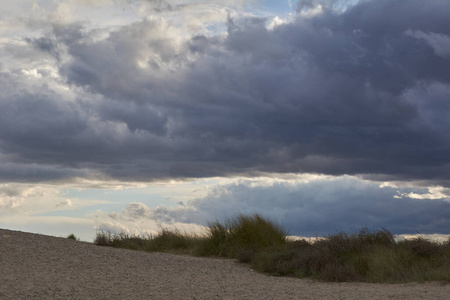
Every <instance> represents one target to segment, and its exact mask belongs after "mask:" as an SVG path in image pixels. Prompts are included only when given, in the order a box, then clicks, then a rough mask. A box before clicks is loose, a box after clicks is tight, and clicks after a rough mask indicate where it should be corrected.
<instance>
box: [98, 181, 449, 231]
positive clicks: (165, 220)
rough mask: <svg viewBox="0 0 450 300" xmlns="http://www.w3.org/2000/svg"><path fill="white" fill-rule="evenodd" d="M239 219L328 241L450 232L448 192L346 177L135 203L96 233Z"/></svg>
mask: <svg viewBox="0 0 450 300" xmlns="http://www.w3.org/2000/svg"><path fill="white" fill-rule="evenodd" d="M239 213H244V214H253V213H260V214H263V215H265V216H267V217H269V218H271V219H273V220H275V221H277V222H280V224H281V225H283V227H284V228H286V229H287V230H288V231H289V233H290V234H292V235H298V236H310V237H314V236H324V235H328V234H332V233H335V232H336V231H337V230H345V231H347V232H349V231H353V230H359V229H361V228H362V227H365V226H367V227H368V228H369V229H371V230H379V229H381V228H387V229H388V230H390V231H391V232H392V233H394V234H417V233H421V234H432V233H441V234H450V232H449V230H448V228H450V227H449V226H450V220H449V218H448V216H449V215H450V190H449V189H442V188H441V189H437V190H433V189H432V190H430V191H428V190H427V189H417V188H416V189H414V188H411V187H408V188H406V187H403V188H399V187H394V186H380V185H377V184H375V183H373V182H370V181H364V180H360V179H356V178H354V177H348V176H342V177H335V178H326V177H323V176H322V177H317V178H310V179H308V178H307V177H305V178H298V177H297V178H293V179H291V180H279V179H273V178H257V179H237V180H235V181H234V182H231V183H226V184H219V185H216V186H215V187H214V188H212V189H211V190H210V191H209V193H208V195H207V196H205V197H201V198H197V199H193V200H190V201H187V202H185V203H184V204H183V205H180V206H178V207H157V208H153V209H151V208H149V207H148V206H146V205H145V204H143V203H131V204H129V205H127V206H126V207H125V209H124V210H123V211H122V212H114V213H101V214H98V215H97V218H96V224H97V225H96V228H97V229H99V230H104V231H110V232H116V233H120V232H126V233H131V234H143V233H151V232H152V233H155V232H160V231H161V229H163V228H168V227H171V226H175V227H177V228H179V229H182V230H183V229H186V230H198V229H199V228H200V227H199V225H200V226H201V225H203V226H206V225H207V224H208V222H209V221H211V220H214V219H218V220H223V219H224V218H227V217H234V216H236V215H237V214H239Z"/></svg>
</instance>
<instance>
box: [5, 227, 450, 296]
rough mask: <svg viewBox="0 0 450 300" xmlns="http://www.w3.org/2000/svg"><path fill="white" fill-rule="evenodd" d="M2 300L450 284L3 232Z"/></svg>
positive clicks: (397, 292) (435, 288)
mask: <svg viewBox="0 0 450 300" xmlns="http://www.w3.org/2000/svg"><path fill="white" fill-rule="evenodd" d="M0 270H1V272H0V299H448V295H450V285H449V284H447V285H444V284H442V283H437V282H433V283H422V284H419V283H412V284H400V285H384V284H383V285H381V284H364V283H323V282H315V281H311V280H303V279H296V278H282V277H271V276H266V275H264V274H259V273H256V272H254V271H252V270H251V269H250V268H249V267H248V266H247V265H243V264H239V263H237V262H236V261H233V260H223V259H210V258H197V257H189V256H177V255H170V254H162V253H145V252H137V251H129V250H123V249H114V248H107V247H99V246H96V245H94V244H90V243H84V242H76V241H74V240H69V239H65V238H57V237H50V236H44V235H37V234H30V233H24V232H18V231H11V230H2V229H0Z"/></svg>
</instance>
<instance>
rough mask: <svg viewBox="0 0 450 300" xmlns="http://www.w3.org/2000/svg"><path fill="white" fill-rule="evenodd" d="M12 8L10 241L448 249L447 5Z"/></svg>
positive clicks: (4, 198)
mask: <svg viewBox="0 0 450 300" xmlns="http://www.w3.org/2000/svg"><path fill="white" fill-rule="evenodd" d="M3 2H5V3H3ZM3 2H2V3H3V4H2V8H0V58H1V59H0V226H2V227H6V228H12V229H24V230H31V229H30V228H34V230H35V231H40V232H43V233H51V234H57V231H55V226H58V227H57V228H58V229H59V230H60V231H61V233H60V234H66V233H67V231H69V230H71V231H73V232H74V233H75V234H76V233H77V231H79V232H83V233H80V234H85V235H86V236H87V235H88V233H87V232H93V231H94V230H97V229H102V230H115V231H128V232H133V233H141V232H151V231H152V230H158V229H160V228H162V226H168V225H170V224H178V225H180V226H192V228H194V229H195V228H197V226H199V225H205V224H206V223H207V221H208V220H210V219H213V218H220V217H221V216H223V215H224V212H226V214H229V215H233V214H235V213H241V212H244V213H249V212H259V213H261V214H264V215H268V216H269V217H271V218H274V219H276V220H279V221H280V222H283V224H284V225H285V226H286V227H287V228H288V229H289V231H290V232H291V233H292V234H296V235H315V234H328V233H332V232H334V231H335V230H338V229H349V228H360V227H361V226H365V225H367V226H369V227H371V228H375V229H377V228H380V227H385V228H387V229H389V230H392V231H393V232H394V233H396V234H414V233H417V232H420V233H427V234H450V134H449V133H448V131H449V129H450V72H449V70H450V18H449V17H448V16H450V3H449V2H448V1H445V0H428V1H423V0H363V1H339V0H335V1H326V0H323V1H315V0H302V1H294V0H291V1H269V0H266V1H263V0H261V1H258V0H253V1H250V0H249V1H246V0H232V1H226V2H225V3H224V1H219V0H210V1H195V0H173V1H172V0H167V1H164V0H147V1H144V0H141V1H139V0H135V1H129V0H123V1H121V0H102V1H94V0H92V1H90V0H61V1H51V0H24V1H14V0H5V1H3ZM186 224H189V225H186ZM77 226H78V227H77ZM51 228H53V229H51ZM62 228H64V230H63V229H62ZM68 233H71V232H68Z"/></svg>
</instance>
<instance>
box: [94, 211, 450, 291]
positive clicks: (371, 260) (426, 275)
mask: <svg viewBox="0 0 450 300" xmlns="http://www.w3.org/2000/svg"><path fill="white" fill-rule="evenodd" d="M94 243H95V244H97V245H99V246H110V247H119V248H127V249H133V250H144V251H158V252H170V253H177V254H190V255H199V256H217V257H225V258H234V259H237V260H238V261H240V262H242V263H249V264H251V265H252V267H253V268H254V269H255V270H257V271H260V272H264V273H268V274H271V275H276V276H294V277H301V278H302V277H309V278H313V279H317V280H324V281H334V282H342V281H361V282H377V283H401V282H412V281H418V282H421V281H433V280H435V281H436V280H437V281H442V282H446V283H450V239H449V240H448V241H447V242H445V243H434V242H431V241H428V240H425V239H423V238H416V239H412V240H405V241H402V242H395V240H394V236H393V235H392V234H391V233H390V232H389V231H388V230H386V229H384V228H382V229H381V230H378V231H370V230H369V229H367V228H362V229H361V230H360V231H358V232H353V233H346V232H343V231H340V232H337V233H335V234H332V235H329V236H327V237H325V238H324V239H320V240H317V241H316V242H308V241H305V240H297V241H289V240H287V238H286V233H285V231H284V230H283V228H281V226H279V225H278V224H276V223H274V222H272V221H271V220H269V219H267V218H264V217H262V216H260V215H257V214H255V215H238V216H237V217H235V218H231V219H227V220H225V221H223V222H219V221H214V222H211V223H210V224H209V227H208V233H207V234H206V235H205V236H195V235H189V234H186V233H183V232H180V231H178V230H167V229H164V230H163V231H162V232H161V233H159V234H157V235H155V236H147V237H139V236H128V235H126V234H111V233H105V232H99V233H97V235H96V237H95V240H94Z"/></svg>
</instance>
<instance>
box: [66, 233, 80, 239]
mask: <svg viewBox="0 0 450 300" xmlns="http://www.w3.org/2000/svg"><path fill="white" fill-rule="evenodd" d="M67 238H68V239H69V240H75V241H79V239H78V238H77V237H76V236H75V234H73V233H72V234H69V235H68V236H67Z"/></svg>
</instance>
